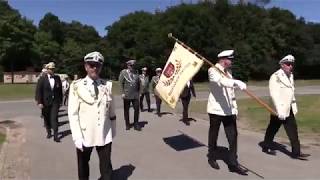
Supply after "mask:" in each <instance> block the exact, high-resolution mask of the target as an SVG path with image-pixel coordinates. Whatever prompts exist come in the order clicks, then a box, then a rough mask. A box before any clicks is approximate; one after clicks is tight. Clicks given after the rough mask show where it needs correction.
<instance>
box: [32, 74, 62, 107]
mask: <svg viewBox="0 0 320 180" xmlns="http://www.w3.org/2000/svg"><path fill="white" fill-rule="evenodd" d="M53 78H54V81H55V83H54V87H53V89H51V86H50V82H49V78H48V76H47V75H44V76H41V77H40V78H39V80H38V84H37V88H36V93H35V94H36V95H35V100H36V102H37V103H38V104H43V105H44V106H50V105H52V104H61V103H62V83H61V79H60V77H59V76H57V75H53Z"/></svg>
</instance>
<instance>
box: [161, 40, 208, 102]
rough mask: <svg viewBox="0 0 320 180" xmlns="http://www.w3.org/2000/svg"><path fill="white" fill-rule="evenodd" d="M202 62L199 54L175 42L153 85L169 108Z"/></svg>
mask: <svg viewBox="0 0 320 180" xmlns="http://www.w3.org/2000/svg"><path fill="white" fill-rule="evenodd" d="M202 64H203V60H202V59H201V56H197V55H196V54H195V53H193V52H191V51H190V50H188V49H186V48H185V47H183V46H182V45H181V44H179V43H178V42H176V43H175V45H174V48H173V50H172V52H171V54H170V57H169V59H168V61H167V63H166V65H165V67H164V69H163V71H162V74H161V76H160V80H159V82H158V84H157V86H156V87H155V90H156V93H157V94H158V95H159V97H160V98H161V99H162V100H164V101H165V102H166V103H167V104H168V105H169V106H170V107H171V108H175V107H176V104H177V101H178V100H179V96H180V94H181V92H182V90H183V88H184V87H185V86H186V84H187V82H188V81H189V80H191V78H192V77H193V76H194V75H195V74H196V73H197V72H198V71H199V69H200V68H201V66H202Z"/></svg>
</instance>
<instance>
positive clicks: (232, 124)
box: [208, 114, 238, 166]
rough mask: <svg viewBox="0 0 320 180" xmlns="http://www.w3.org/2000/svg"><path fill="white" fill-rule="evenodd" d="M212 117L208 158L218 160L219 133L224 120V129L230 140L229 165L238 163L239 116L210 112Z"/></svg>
mask: <svg viewBox="0 0 320 180" xmlns="http://www.w3.org/2000/svg"><path fill="white" fill-rule="evenodd" d="M209 118H210V128H209V137H208V140H209V142H208V146H209V152H208V158H209V160H216V159H217V157H216V155H215V154H217V140H218V135H219V128H220V124H221V122H222V124H223V126H224V131H225V133H226V136H227V139H228V142H229V156H228V160H229V166H237V165H238V160H237V159H238V156H237V145H238V139H237V138H238V131H237V124H236V120H237V116H236V115H230V116H220V115H216V114H209Z"/></svg>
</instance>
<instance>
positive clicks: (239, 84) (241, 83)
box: [234, 79, 247, 90]
mask: <svg viewBox="0 0 320 180" xmlns="http://www.w3.org/2000/svg"><path fill="white" fill-rule="evenodd" d="M234 85H236V86H237V87H238V88H239V89H241V90H246V89H247V85H246V83H244V82H242V81H240V80H236V79H235V80H234Z"/></svg>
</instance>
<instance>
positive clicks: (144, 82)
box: [140, 74, 150, 93]
mask: <svg viewBox="0 0 320 180" xmlns="http://www.w3.org/2000/svg"><path fill="white" fill-rule="evenodd" d="M140 82H141V93H148V92H149V85H150V81H149V76H144V75H143V74H140Z"/></svg>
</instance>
